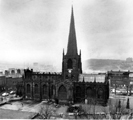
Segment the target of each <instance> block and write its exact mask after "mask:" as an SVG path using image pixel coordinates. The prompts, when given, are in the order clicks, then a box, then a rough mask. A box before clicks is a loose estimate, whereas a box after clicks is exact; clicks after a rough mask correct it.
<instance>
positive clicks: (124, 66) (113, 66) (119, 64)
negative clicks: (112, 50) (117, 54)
mask: <svg viewBox="0 0 133 120" xmlns="http://www.w3.org/2000/svg"><path fill="white" fill-rule="evenodd" d="M85 70H93V71H109V70H133V62H127V61H125V60H113V59H88V60H86V61H85Z"/></svg>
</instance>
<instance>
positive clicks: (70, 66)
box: [67, 59, 73, 69]
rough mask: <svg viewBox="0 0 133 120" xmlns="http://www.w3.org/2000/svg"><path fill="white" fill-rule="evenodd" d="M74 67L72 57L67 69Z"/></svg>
mask: <svg viewBox="0 0 133 120" xmlns="http://www.w3.org/2000/svg"><path fill="white" fill-rule="evenodd" d="M72 67H73V62H72V60H71V59H68V61H67V69H72Z"/></svg>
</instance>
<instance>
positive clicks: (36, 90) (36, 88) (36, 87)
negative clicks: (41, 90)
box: [35, 84, 38, 93]
mask: <svg viewBox="0 0 133 120" xmlns="http://www.w3.org/2000/svg"><path fill="white" fill-rule="evenodd" d="M35 93H38V84H35Z"/></svg>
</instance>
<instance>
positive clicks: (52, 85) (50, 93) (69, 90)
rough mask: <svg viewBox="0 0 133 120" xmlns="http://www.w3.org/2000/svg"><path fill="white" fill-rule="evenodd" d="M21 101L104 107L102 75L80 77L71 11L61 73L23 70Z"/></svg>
mask: <svg viewBox="0 0 133 120" xmlns="http://www.w3.org/2000/svg"><path fill="white" fill-rule="evenodd" d="M23 82H24V98H25V99H33V100H40V101H41V100H48V99H55V98H56V99H58V101H59V103H69V102H72V103H84V102H85V99H87V100H88V103H92V102H94V101H95V102H96V103H97V104H102V105H106V103H107V101H108V98H109V82H108V77H107V76H106V74H83V73H82V61H81V50H80V52H79V53H78V48H77V39H76V30H75V23H74V12H73V8H72V10H71V19H70V30H69V35H68V45H67V52H66V53H64V50H63V55H62V72H61V73H60V74H58V73H50V72H49V73H39V72H34V71H33V70H32V69H31V70H29V69H26V70H24V77H23Z"/></svg>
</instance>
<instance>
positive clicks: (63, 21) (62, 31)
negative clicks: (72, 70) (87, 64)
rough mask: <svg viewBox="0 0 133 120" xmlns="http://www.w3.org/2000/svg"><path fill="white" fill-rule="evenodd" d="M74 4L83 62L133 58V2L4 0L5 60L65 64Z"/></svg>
mask: <svg viewBox="0 0 133 120" xmlns="http://www.w3.org/2000/svg"><path fill="white" fill-rule="evenodd" d="M72 4H73V7H74V17H75V27H76V36H77V43H78V50H79V49H81V51H82V61H83V60H86V59H89V58H100V59H126V58H127V57H133V0H73V2H72V0H0V61H6V62H11V63H22V64H23V63H33V62H38V63H46V64H47V63H48V64H53V65H54V66H60V67H61V62H62V51H63V48H64V49H65V51H66V48H67V42H68V33H69V25H70V16H71V5H72Z"/></svg>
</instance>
